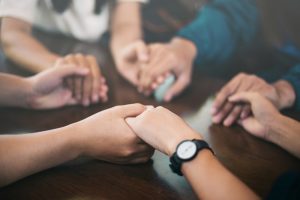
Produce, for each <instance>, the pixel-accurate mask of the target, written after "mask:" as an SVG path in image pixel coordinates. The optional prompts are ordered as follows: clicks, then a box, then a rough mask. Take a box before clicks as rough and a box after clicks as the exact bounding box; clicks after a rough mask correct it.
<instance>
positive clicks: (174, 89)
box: [164, 76, 189, 102]
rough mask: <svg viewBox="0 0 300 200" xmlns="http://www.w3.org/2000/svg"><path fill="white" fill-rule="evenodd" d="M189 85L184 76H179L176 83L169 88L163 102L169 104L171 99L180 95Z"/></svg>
mask: <svg viewBox="0 0 300 200" xmlns="http://www.w3.org/2000/svg"><path fill="white" fill-rule="evenodd" d="M188 85H189V81H188V79H187V78H186V77H185V76H180V77H179V78H178V79H177V80H176V82H175V83H174V84H173V85H172V86H171V87H170V89H169V90H168V91H167V93H166V95H165V97H164V100H165V101H166V102H169V101H171V100H172V98H173V97H175V96H177V95H178V94H179V93H181V92H182V91H183V90H184V89H185V88H186V87H187V86H188Z"/></svg>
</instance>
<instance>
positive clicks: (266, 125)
mask: <svg viewBox="0 0 300 200" xmlns="http://www.w3.org/2000/svg"><path fill="white" fill-rule="evenodd" d="M229 101H230V102H232V103H238V102H243V103H249V104H250V106H251V111H252V113H253V115H251V116H248V117H247V118H245V119H240V120H239V121H238V123H239V124H240V125H241V126H242V127H244V129H246V130H247V131H248V132H250V133H251V134H253V135H254V136H256V137H260V138H263V139H267V138H268V133H269V129H270V126H272V124H273V123H276V120H275V119H276V118H277V116H279V115H280V113H279V111H278V110H277V109H276V108H275V106H274V105H273V104H272V103H271V102H270V101H269V100H268V99H267V98H265V97H264V96H262V95H261V94H259V93H253V92H241V93H237V94H235V95H233V96H231V97H230V98H229Z"/></svg>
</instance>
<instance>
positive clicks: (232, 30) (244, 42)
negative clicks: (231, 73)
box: [178, 0, 300, 110]
mask: <svg viewBox="0 0 300 200" xmlns="http://www.w3.org/2000/svg"><path fill="white" fill-rule="evenodd" d="M259 29H260V16H259V12H258V9H257V6H256V1H255V0H211V1H210V2H209V3H207V4H206V5H205V6H203V7H202V8H201V10H199V13H198V15H197V17H196V18H195V19H194V21H192V22H191V23H190V24H189V25H187V26H186V27H184V28H183V29H181V30H180V31H179V32H178V36H179V37H183V38H185V39H188V40H190V41H192V42H193V43H194V44H195V45H196V46H197V57H196V61H195V63H196V64H197V65H201V66H203V65H206V64H222V63H225V62H227V61H228V60H230V59H231V58H233V56H234V55H235V54H236V53H237V52H239V51H241V50H243V49H247V48H249V47H250V45H251V44H252V43H254V42H256V41H255V38H256V36H257V34H258V33H259V31H260V30H259ZM291 49H293V52H292V51H291ZM295 49H297V48H295V47H294V46H293V47H291V46H289V47H288V48H287V47H284V48H283V49H282V51H283V52H284V53H287V54H290V55H291V56H296V57H298V56H299V60H300V51H299V55H296V53H297V52H295V51H294V50H295ZM282 79H285V80H287V81H289V82H290V83H291V85H292V86H293V87H294V90H295V91H296V96H297V101H296V103H295V107H296V108H297V109H298V110H300V62H299V65H296V66H295V67H293V68H291V70H289V71H288V72H287V74H285V75H284V76H283V77H282Z"/></svg>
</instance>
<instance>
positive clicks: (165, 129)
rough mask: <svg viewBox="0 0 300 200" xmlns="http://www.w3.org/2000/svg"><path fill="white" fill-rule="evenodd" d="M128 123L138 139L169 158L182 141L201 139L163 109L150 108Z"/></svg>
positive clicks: (128, 120)
mask: <svg viewBox="0 0 300 200" xmlns="http://www.w3.org/2000/svg"><path fill="white" fill-rule="evenodd" d="M126 121H127V123H128V124H129V125H130V127H131V128H132V129H133V131H134V132H135V133H136V134H137V136H138V137H140V138H141V139H142V140H144V141H145V142H147V143H148V144H150V145H151V146H153V147H154V148H155V149H157V150H159V151H161V152H162V153H165V154H167V155H169V156H171V155H172V154H173V153H174V152H175V150H176V147H177V145H178V144H179V143H180V142H181V141H183V140H186V139H201V135H199V134H197V133H196V132H194V130H192V129H191V128H190V127H189V126H188V125H187V124H186V123H185V122H184V121H183V120H182V119H181V118H180V117H178V116H177V115H175V114H174V113H172V112H171V111H169V110H167V109H165V108H163V107H157V108H148V109H147V110H146V111H145V112H143V113H142V114H141V115H139V116H137V117H136V118H127V119H126Z"/></svg>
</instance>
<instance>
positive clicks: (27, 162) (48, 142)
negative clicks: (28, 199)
mask: <svg viewBox="0 0 300 200" xmlns="http://www.w3.org/2000/svg"><path fill="white" fill-rule="evenodd" d="M72 134H73V131H72V129H71V128H70V127H65V128H60V129H55V130H51V131H45V132H40V133H32V134H23V135H1V136H0V168H1V170H0V187H1V186H4V185H7V184H9V183H12V182H14V181H17V180H19V179H21V178H24V177H26V176H29V175H31V174H34V173H37V172H39V171H42V170H45V169H48V168H51V167H54V166H56V165H59V164H62V163H64V162H67V161H70V160H73V159H75V158H76V157H77V156H78V155H79V154H78V152H77V150H76V148H75V146H74V145H73V141H72V139H71V136H72Z"/></svg>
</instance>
